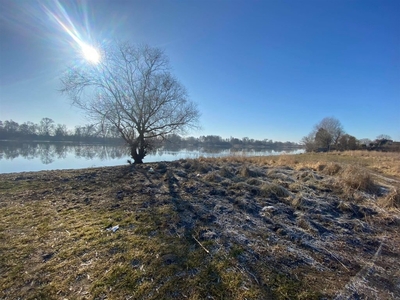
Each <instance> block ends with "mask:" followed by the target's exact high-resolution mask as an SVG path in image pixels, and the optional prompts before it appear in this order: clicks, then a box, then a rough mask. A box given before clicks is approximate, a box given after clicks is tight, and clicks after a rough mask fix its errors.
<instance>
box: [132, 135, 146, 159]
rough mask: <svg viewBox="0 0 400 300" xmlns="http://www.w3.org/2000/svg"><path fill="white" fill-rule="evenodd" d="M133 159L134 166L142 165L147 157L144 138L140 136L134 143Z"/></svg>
mask: <svg viewBox="0 0 400 300" xmlns="http://www.w3.org/2000/svg"><path fill="white" fill-rule="evenodd" d="M130 146H131V157H132V158H133V163H134V164H142V163H143V158H144V157H145V156H146V154H147V151H146V143H145V140H144V136H143V135H140V136H139V137H138V138H137V139H136V141H135V142H134V143H132V144H131V145H130Z"/></svg>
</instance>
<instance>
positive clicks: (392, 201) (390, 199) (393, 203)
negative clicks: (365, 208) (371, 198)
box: [378, 187, 400, 208]
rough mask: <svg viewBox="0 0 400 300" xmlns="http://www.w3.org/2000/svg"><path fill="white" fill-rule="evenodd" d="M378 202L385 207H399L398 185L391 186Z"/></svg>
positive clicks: (399, 189)
mask: <svg viewBox="0 0 400 300" xmlns="http://www.w3.org/2000/svg"><path fill="white" fill-rule="evenodd" d="M378 204H379V205H380V206H382V207H385V208H400V187H393V188H392V189H391V191H390V192H389V193H388V194H387V195H386V196H385V197H384V198H381V199H379V201H378Z"/></svg>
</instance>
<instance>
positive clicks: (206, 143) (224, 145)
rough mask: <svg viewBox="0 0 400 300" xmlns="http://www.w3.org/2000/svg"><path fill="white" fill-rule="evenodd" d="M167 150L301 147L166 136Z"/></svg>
mask: <svg viewBox="0 0 400 300" xmlns="http://www.w3.org/2000/svg"><path fill="white" fill-rule="evenodd" d="M163 145H164V146H165V147H167V148H174V147H175V148H188V147H207V148H221V149H231V148H234V149H298V148H301V145H299V144H297V143H293V142H278V141H273V140H269V139H263V140H255V139H251V138H248V137H244V138H242V139H239V138H235V137H230V138H222V137H220V136H218V135H206V136H200V137H198V138H196V137H192V136H189V137H181V136H179V135H177V134H170V135H167V136H166V138H165V139H164V140H163Z"/></svg>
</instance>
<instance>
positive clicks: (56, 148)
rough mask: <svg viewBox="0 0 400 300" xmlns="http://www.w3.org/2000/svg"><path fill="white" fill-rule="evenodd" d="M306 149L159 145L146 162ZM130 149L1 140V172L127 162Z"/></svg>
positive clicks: (295, 152)
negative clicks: (259, 149) (195, 147)
mask: <svg viewBox="0 0 400 300" xmlns="http://www.w3.org/2000/svg"><path fill="white" fill-rule="evenodd" d="M302 152H304V150H302V149H297V150H287V151H282V150H262V151H255V150H243V151H238V150H233V149H228V150H226V149H224V150H221V149H204V148H200V149H180V150H167V149H158V150H156V151H154V152H153V153H151V154H149V155H147V156H146V157H145V160H144V161H145V162H156V161H173V160H178V159H182V158H198V157H223V156H232V155H237V156H266V155H279V154H283V153H287V154H297V153H302ZM129 158H130V157H129V152H128V150H127V148H126V147H124V146H115V145H85V144H79V145H76V144H69V143H18V144H16V143H11V142H0V173H13V172H28V171H41V170H59V169H81V168H90V167H102V166H116V165H124V164H125V165H126V164H127V160H128V159H129Z"/></svg>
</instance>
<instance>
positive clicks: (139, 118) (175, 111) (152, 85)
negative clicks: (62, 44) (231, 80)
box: [61, 43, 200, 163]
mask: <svg viewBox="0 0 400 300" xmlns="http://www.w3.org/2000/svg"><path fill="white" fill-rule="evenodd" d="M61 82H62V89H61V91H62V92H64V93H67V94H68V95H69V96H70V98H71V99H72V103H73V104H74V105H75V106H77V107H79V108H81V109H83V110H84V111H86V113H87V114H88V115H89V116H90V117H92V118H94V119H96V120H97V121H99V122H101V123H102V126H107V125H112V126H114V127H115V128H117V129H118V131H119V133H120V135H121V137H122V138H123V139H124V140H125V141H126V142H127V143H128V144H129V147H130V150H131V156H132V158H133V159H134V162H135V163H142V162H143V158H144V157H145V156H146V153H147V150H149V148H150V147H151V140H152V139H154V138H156V137H164V136H166V135H168V134H171V133H184V132H185V131H186V130H187V129H189V128H193V127H196V126H197V122H198V118H199V115H200V114H199V111H198V109H197V106H196V105H195V104H194V103H193V102H191V101H190V100H189V97H188V95H187V92H186V90H185V88H184V87H183V86H182V85H181V84H180V83H179V81H178V80H177V79H176V78H175V77H173V76H172V74H171V72H170V67H169V63H168V59H167V57H166V55H165V54H164V52H163V51H162V50H160V49H158V48H152V47H149V46H133V45H131V44H129V43H119V44H117V45H116V46H115V47H112V48H109V49H106V50H104V52H103V53H102V60H101V62H100V63H99V64H96V65H94V64H92V65H89V64H88V65H79V66H75V67H72V68H70V69H69V70H68V72H66V73H65V74H64V75H63V77H62V78H61Z"/></svg>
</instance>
